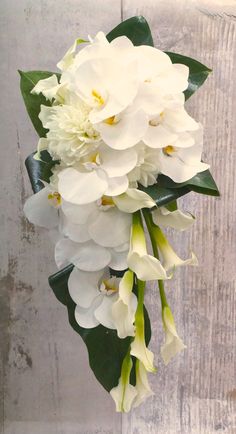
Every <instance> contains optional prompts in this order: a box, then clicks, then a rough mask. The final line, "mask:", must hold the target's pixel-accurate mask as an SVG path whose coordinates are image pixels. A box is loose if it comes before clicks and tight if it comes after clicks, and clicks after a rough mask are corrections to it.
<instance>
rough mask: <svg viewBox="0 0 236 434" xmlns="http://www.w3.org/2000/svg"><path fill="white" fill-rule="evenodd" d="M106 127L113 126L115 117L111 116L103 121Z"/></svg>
mask: <svg viewBox="0 0 236 434" xmlns="http://www.w3.org/2000/svg"><path fill="white" fill-rule="evenodd" d="M104 122H105V123H106V124H108V125H113V124H114V123H115V116H111V117H110V118H107V119H106V120H105V121H104Z"/></svg>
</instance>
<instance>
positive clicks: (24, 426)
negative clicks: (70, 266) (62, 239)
mask: <svg viewBox="0 0 236 434" xmlns="http://www.w3.org/2000/svg"><path fill="white" fill-rule="evenodd" d="M0 8H1V12H0V32H1V37H0V40H1V42H0V43H1V63H0V77H1V83H2V84H1V139H0V140H1V148H0V149H1V151H0V152H1V159H0V165H1V169H0V173H1V204H2V206H1V211H0V212H1V219H0V224H1V231H0V237H1V253H0V261H1V292H0V303H1V315H0V323H1V328H2V330H4V331H3V332H2V337H1V347H2V353H1V358H0V360H1V365H2V376H1V377H0V378H1V382H2V384H1V387H0V389H1V392H3V393H1V395H2V401H1V405H0V408H1V409H0V414H1V419H4V422H3V426H2V432H3V433H4V434H72V433H76V434H85V433H87V434H95V433H98V432H99V433H103V434H112V433H113V432H115V433H119V432H121V418H120V416H119V415H116V414H114V405H113V402H112V401H111V399H110V397H109V396H108V395H107V393H106V392H105V391H103V389H102V388H101V387H100V385H99V384H98V383H97V381H96V379H95V378H94V376H93V374H92V372H91V371H90V369H89V366H88V358H87V354H86V350H85V347H84V344H83V342H82V341H81V339H80V338H79V336H77V335H76V334H75V333H74V331H73V330H72V329H71V328H70V326H69V325H68V321H67V313H66V310H65V309H64V308H63V306H61V305H60V304H59V303H58V302H57V300H56V299H55V297H54V295H53V293H52V292H51V290H50V289H49V287H48V283H47V276H48V275H49V274H51V273H53V272H54V271H56V267H55V265H54V260H53V248H52V245H51V243H50V241H49V240H48V236H47V233H46V232H44V231H43V230H38V229H35V228H33V226H31V225H30V224H28V223H27V222H26V220H25V218H24V216H23V213H22V206H23V203H24V201H25V198H26V197H27V196H28V195H29V194H31V190H30V185H29V181H28V177H27V174H26V170H25V168H24V159H25V157H26V156H27V155H28V154H29V153H30V152H32V151H33V150H34V149H35V147H36V144H37V137H36V134H35V133H34V131H33V128H32V126H31V123H30V121H29V119H28V117H27V114H26V111H25V108H24V106H23V101H22V98H21V96H20V91H19V80H18V78H19V77H18V73H17V69H18V68H19V69H22V70H30V69H47V70H48V69H49V70H50V69H51V70H55V65H56V63H57V61H58V60H59V59H60V58H61V57H62V55H63V54H64V52H65V50H66V49H68V47H69V46H70V45H71V44H72V43H73V41H74V39H75V38H76V37H78V36H81V37H87V35H88V33H90V34H95V32H96V31H98V30H100V29H104V31H109V30H110V29H111V28H112V27H114V26H115V25H116V24H117V23H118V22H119V21H120V1H119V0H116V1H114V0H104V1H103V2H100V3H97V2H95V1H93V0H87V1H86V2H84V1H76V2H75V1H73V0H66V1H63V0H57V1H55V0H52V1H50V2H47V1H44V0H41V1H37V2H35V1H33V0H21V1H17V2H15V1H13V0H3V1H1V5H0ZM111 9H112V13H111Z"/></svg>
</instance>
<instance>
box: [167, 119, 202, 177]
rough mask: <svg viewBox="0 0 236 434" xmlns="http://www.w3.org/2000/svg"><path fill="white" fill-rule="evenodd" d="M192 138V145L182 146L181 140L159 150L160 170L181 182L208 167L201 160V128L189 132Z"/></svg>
mask: <svg viewBox="0 0 236 434" xmlns="http://www.w3.org/2000/svg"><path fill="white" fill-rule="evenodd" d="M191 135H192V137H193V138H194V145H193V146H189V147H186V148H184V147H182V145H183V141H181V140H180V139H179V144H177V145H176V144H175V143H173V144H169V145H167V146H166V147H164V148H162V149H161V150H160V154H159V159H160V172H161V173H163V174H164V175H166V176H169V177H170V178H171V179H173V181H174V182H177V183H181V182H185V181H188V180H189V179H191V178H192V177H193V176H195V175H196V174H197V173H199V172H203V171H204V170H207V169H208V168H209V165H208V164H205V163H202V162H201V155H202V147H203V141H202V128H201V127H199V130H197V131H196V132H192V133H191Z"/></svg>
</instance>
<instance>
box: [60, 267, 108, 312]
mask: <svg viewBox="0 0 236 434" xmlns="http://www.w3.org/2000/svg"><path fill="white" fill-rule="evenodd" d="M102 275H103V270H100V271H97V272H89V273H88V272H86V271H81V270H79V269H78V268H76V267H74V268H73V270H72V272H71V273H70V276H69V279H68V290H69V294H70V296H71V298H72V300H73V301H74V302H75V303H76V304H78V305H79V306H80V307H83V308H85V309H87V308H89V307H90V306H91V304H92V303H93V300H94V299H95V298H96V297H97V296H98V295H99V294H100V292H99V289H98V282H99V279H100V278H101V277H102Z"/></svg>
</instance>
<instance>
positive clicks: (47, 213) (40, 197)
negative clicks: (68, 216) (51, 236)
mask: <svg viewBox="0 0 236 434" xmlns="http://www.w3.org/2000/svg"><path fill="white" fill-rule="evenodd" d="M50 193H51V190H50V189H49V188H47V187H45V188H42V190H40V191H39V192H38V193H36V194H34V195H33V196H30V197H29V198H28V199H27V201H26V202H25V205H24V214H25V215H26V217H27V219H28V220H29V221H30V222H31V223H33V224H34V225H37V226H42V227H44V228H47V229H52V228H54V227H56V226H57V225H58V222H59V218H58V209H57V208H55V207H54V206H53V204H51V201H50V200H49V199H48V195H49V194H50Z"/></svg>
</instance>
